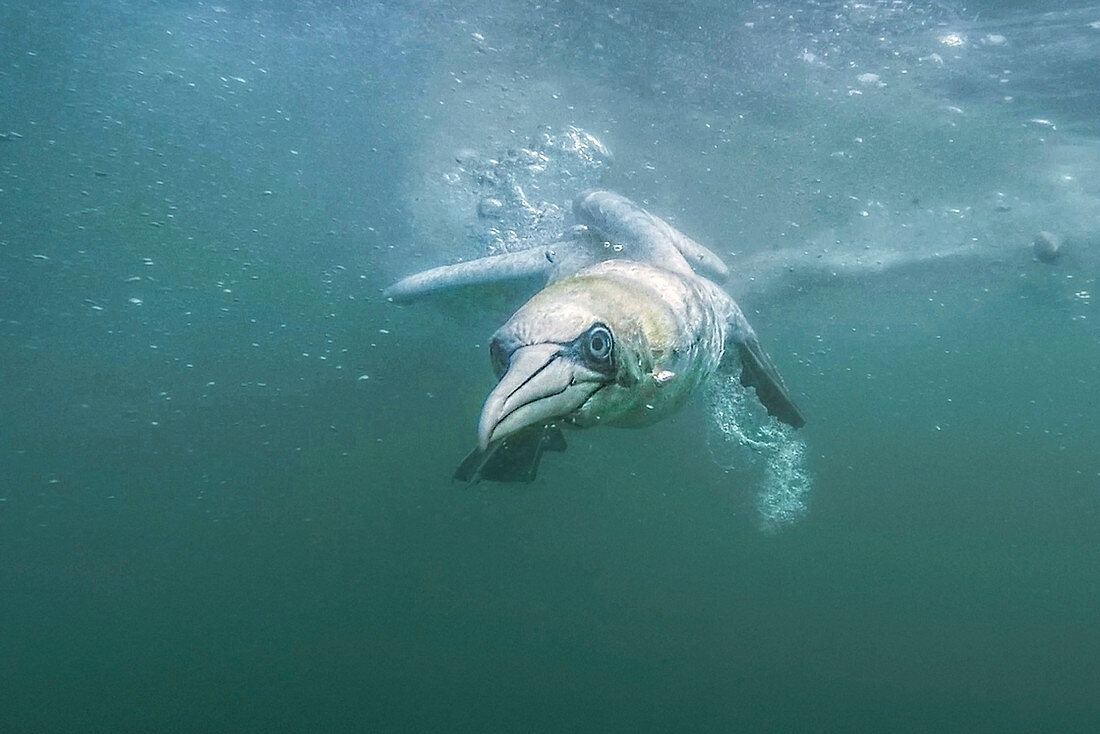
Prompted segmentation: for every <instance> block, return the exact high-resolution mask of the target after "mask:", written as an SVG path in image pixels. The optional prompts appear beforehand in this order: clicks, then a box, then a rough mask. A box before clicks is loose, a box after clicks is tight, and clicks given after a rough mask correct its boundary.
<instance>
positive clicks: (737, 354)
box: [384, 190, 805, 482]
mask: <svg viewBox="0 0 1100 734" xmlns="http://www.w3.org/2000/svg"><path fill="white" fill-rule="evenodd" d="M573 215H574V218H575V220H576V225H575V226H574V227H573V228H571V229H570V230H569V231H568V232H567V233H566V235H565V236H564V238H563V239H562V240H561V241H560V242H556V243H554V244H552V245H550V246H547V247H539V248H533V249H528V250H522V251H519V252H513V253H506V254H498V255H490V256H488V257H484V258H481V259H478V260H473V261H469V262H463V263H457V264H453V265H445V266H442V267H437V268H432V269H431V270H426V271H424V272H421V273H417V274H415V275H412V276H409V277H407V278H405V279H403V280H401V281H399V282H397V283H395V284H394V285H392V286H390V287H389V288H387V289H386V290H385V291H384V295H385V296H386V297H387V298H389V299H391V300H392V301H394V302H408V301H411V300H414V299H416V298H419V297H421V296H424V295H427V294H430V293H434V292H437V291H441V290H447V289H451V288H456V287H459V286H473V285H478V284H486V283H492V282H499V281H504V280H512V279H519V278H526V277H532V276H539V275H543V276H545V277H546V280H547V283H546V286H545V287H544V288H543V289H542V290H540V291H539V292H537V293H536V294H535V295H534V296H533V297H531V299H530V300H529V301H527V303H525V304H524V305H523V306H521V307H520V308H519V310H518V311H516V312H515V313H514V314H513V315H512V317H511V318H510V319H508V321H507V322H506V323H505V324H504V325H503V326H501V327H500V328H499V329H497V331H496V333H495V334H493V336H492V339H491V341H490V346H489V352H490V357H491V360H492V366H493V369H494V371H495V372H496V375H497V377H498V378H499V381H498V383H497V385H496V387H495V388H494V389H493V390H492V392H491V393H490V394H489V396H488V398H487V399H486V400H485V403H484V406H483V408H482V411H481V417H480V420H479V421H478V429H477V437H478V441H477V448H475V449H474V450H473V451H472V452H471V453H470V454H469V455H468V456H467V457H466V459H465V460H464V461H463V462H462V463H461V465H460V466H459V467H458V470H457V471H456V472H455V478H456V479H460V480H463V481H468V482H476V481H478V480H480V479H485V480H492V481H530V480H532V479H534V477H535V474H536V472H537V469H538V465H539V461H540V459H541V456H542V454H543V452H544V451H561V450H564V448H565V440H564V437H563V435H562V433H561V428H563V427H571V428H587V427H590V426H596V425H608V426H628V427H629V426H644V425H648V424H651V423H654V422H656V421H659V420H661V419H662V418H665V417H666V416H668V415H669V414H671V413H672V412H674V411H675V410H676V409H678V408H679V407H680V406H681V405H683V403H684V402H685V401H686V400H687V399H688V397H689V396H690V395H691V394H692V393H694V392H695V391H696V390H697V389H698V388H699V387H700V385H702V384H703V383H704V382H705V381H706V380H707V379H708V378H709V377H710V376H711V375H713V374H714V373H715V371H716V370H718V369H719V366H720V365H721V364H723V363H732V361H733V360H737V361H739V362H740V368H741V377H740V381H741V384H742V385H743V386H745V387H752V388H755V391H756V396H757V398H758V399H759V401H760V402H761V404H763V406H764V407H765V408H766V409H767V411H768V413H770V414H771V415H772V416H774V417H775V418H777V419H778V420H780V421H782V422H783V423H786V424H787V425H789V426H792V427H794V428H800V427H801V426H802V425H803V424H804V423H805V418H804V417H803V414H802V411H801V410H799V408H798V406H797V405H795V403H794V400H793V399H792V398H791V395H790V393H789V391H788V390H787V387H786V385H785V384H784V382H783V379H782V377H781V376H780V374H779V371H778V369H777V368H776V366H775V364H774V363H773V362H772V360H771V358H770V357H769V356H768V355H767V353H766V352H765V351H764V350H763V348H762V347H761V346H760V342H759V340H758V339H757V336H756V332H755V331H754V330H753V328H752V326H751V325H750V324H749V322H748V320H747V319H746V318H745V315H744V313H743V312H742V310H741V308H740V307H739V306H738V305H737V303H736V302H735V301H734V300H733V298H731V297H730V295H729V294H728V293H726V291H725V290H723V289H722V288H721V287H720V285H719V284H720V283H722V282H724V281H725V280H726V278H727V277H728V275H729V271H728V270H727V268H726V265H725V264H724V263H723V262H722V260H721V258H719V257H718V256H717V255H715V254H714V253H713V252H711V251H710V250H709V249H707V248H706V247H704V246H703V245H701V244H699V243H698V242H696V241H694V240H692V239H691V238H690V237H688V236H687V235H685V234H683V233H682V232H680V231H679V230H677V229H676V228H674V227H672V226H671V225H670V224H668V223H667V222H665V221H664V220H663V219H661V218H660V217H657V216H655V215H653V214H650V213H649V212H648V211H646V210H645V209H643V208H641V207H640V206H638V205H637V204H635V203H634V202H632V201H630V200H629V199H627V198H626V197H623V196H621V195H619V194H616V193H614V192H611V191H596V190H594V191H585V192H583V193H581V194H580V195H579V196H577V198H576V199H575V200H574V202H573ZM731 366H734V367H736V365H735V364H731Z"/></svg>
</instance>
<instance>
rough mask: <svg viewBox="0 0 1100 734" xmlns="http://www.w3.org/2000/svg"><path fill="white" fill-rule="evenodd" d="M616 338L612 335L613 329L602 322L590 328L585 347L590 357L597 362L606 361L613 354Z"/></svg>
mask: <svg viewBox="0 0 1100 734" xmlns="http://www.w3.org/2000/svg"><path fill="white" fill-rule="evenodd" d="M614 345H615V340H614V339H613V338H612V337H611V331H610V330H608V328H607V327H606V326H604V325H602V324H597V325H596V326H593V327H592V328H591V329H589V330H588V334H587V336H586V338H585V342H584V348H585V350H586V351H587V352H588V356H589V358H591V359H593V360H595V361H597V362H606V361H607V360H608V358H609V357H610V356H611V348H612V347H613V346H614Z"/></svg>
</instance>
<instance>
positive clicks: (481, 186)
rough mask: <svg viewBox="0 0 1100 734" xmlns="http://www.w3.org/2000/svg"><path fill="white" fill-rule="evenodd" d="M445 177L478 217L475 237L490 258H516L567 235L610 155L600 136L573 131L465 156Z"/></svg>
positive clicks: (542, 135) (547, 132) (571, 128)
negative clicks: (579, 199)
mask: <svg viewBox="0 0 1100 734" xmlns="http://www.w3.org/2000/svg"><path fill="white" fill-rule="evenodd" d="M455 160H456V163H457V164H458V166H457V168H455V169H454V170H451V171H449V172H448V173H447V174H445V176H444V179H445V180H446V181H447V182H448V183H449V184H451V186H452V190H453V191H455V192H456V193H457V194H461V195H462V196H463V197H464V198H468V197H472V200H469V201H467V202H464V203H467V204H469V205H471V206H470V208H469V209H468V211H475V212H476V213H477V221H476V222H471V223H470V224H471V225H472V226H474V227H476V236H477V237H478V239H479V240H480V242H481V243H482V244H483V245H484V247H485V250H486V251H487V253H488V254H497V253H504V252H515V251H517V250H524V249H528V248H531V247H539V246H542V245H545V244H549V243H550V242H552V241H554V240H556V239H557V238H558V237H560V235H561V233H562V232H563V231H564V230H565V227H566V223H567V217H568V216H569V213H570V203H571V202H572V200H573V197H574V196H576V195H577V194H578V193H580V192H581V191H583V190H585V189H588V188H593V187H595V186H598V185H599V183H600V180H601V178H602V177H603V175H604V172H605V171H606V170H607V168H608V166H610V164H611V152H610V151H609V150H608V149H607V147H606V146H605V145H604V144H603V143H601V142H600V141H599V140H598V139H597V138H596V136H594V135H592V134H591V133H589V132H586V131H585V130H582V129H581V128H578V127H574V126H568V127H566V128H565V129H563V130H560V131H550V130H544V131H542V132H540V133H539V134H538V135H537V136H535V138H534V139H532V140H530V141H528V142H527V143H525V144H523V145H517V146H512V147H509V148H507V149H506V150H504V151H503V152H501V153H497V154H493V155H481V154H479V153H477V152H474V151H462V152H460V153H459V154H458V155H457V156H456V159H455Z"/></svg>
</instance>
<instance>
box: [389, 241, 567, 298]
mask: <svg viewBox="0 0 1100 734" xmlns="http://www.w3.org/2000/svg"><path fill="white" fill-rule="evenodd" d="M552 267H553V263H551V262H550V261H549V260H548V259H547V257H546V250H545V249H544V248H538V249H533V250H521V251H519V252H509V253H505V254H503V255H490V256H489V257H483V258H480V259H478V260H470V261H468V262H461V263H455V264H454V265H443V266H440V267H438V268H432V269H431V270H425V271H423V272H421V273H417V274H416V275H410V276H409V277H407V278H404V279H402V280H399V281H398V282H396V283H394V284H393V285H391V286H390V287H389V288H387V289H386V290H385V291H383V293H382V295H384V296H385V297H386V298H391V299H393V300H394V301H399V302H407V301H411V300H413V299H415V298H418V297H420V296H423V295H427V294H429V293H435V292H437V291H442V290H447V289H449V288H458V287H460V286H466V285H481V284H486V283H497V282H500V281H504V280H518V279H520V278H530V277H533V276H536V275H539V274H542V273H546V272H548V271H549V270H550V269H551V268H552Z"/></svg>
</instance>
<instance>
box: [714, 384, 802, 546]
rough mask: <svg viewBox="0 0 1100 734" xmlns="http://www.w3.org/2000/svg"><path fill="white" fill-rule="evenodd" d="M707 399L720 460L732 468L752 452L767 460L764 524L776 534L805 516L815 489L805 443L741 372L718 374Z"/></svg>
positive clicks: (761, 505) (760, 492)
mask: <svg viewBox="0 0 1100 734" xmlns="http://www.w3.org/2000/svg"><path fill="white" fill-rule="evenodd" d="M707 401H708V403H709V405H710V414H711V417H712V418H713V423H712V427H711V431H710V434H709V436H708V445H709V446H710V452H711V456H712V457H713V458H714V461H715V462H716V463H717V464H718V465H719V466H721V467H723V468H724V469H726V470H734V469H736V468H741V465H742V464H743V462H744V458H745V457H746V455H747V456H750V457H755V458H756V462H755V463H758V464H763V471H764V476H763V479H762V481H761V482H760V484H759V486H758V488H757V493H756V511H757V514H758V518H759V522H760V528H761V529H762V530H764V531H765V532H773V533H774V532H778V531H780V530H782V529H784V528H785V527H788V526H790V525H792V524H794V523H795V522H797V521H798V520H801V519H802V518H803V517H804V516H805V515H806V512H807V510H808V509H809V508H808V506H807V499H808V497H809V493H810V490H811V489H813V478H812V477H811V475H810V472H809V469H808V468H807V466H806V444H805V442H803V441H802V439H800V438H798V436H797V435H796V434H795V432H794V430H793V429H791V428H788V427H787V426H784V425H782V424H781V423H779V422H778V421H776V420H773V419H772V418H770V417H769V416H768V415H767V413H766V412H765V411H764V409H763V408H762V407H760V405H759V403H758V402H757V400H756V399H755V397H754V396H753V395H752V394H751V393H750V392H749V391H748V390H747V389H746V388H744V387H742V386H741V383H740V381H739V380H738V378H737V376H736V375H732V374H719V375H716V376H715V377H714V378H713V379H712V380H711V381H710V385H709V389H708V394H707ZM740 448H747V449H749V452H745V451H741V450H738V449H740Z"/></svg>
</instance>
